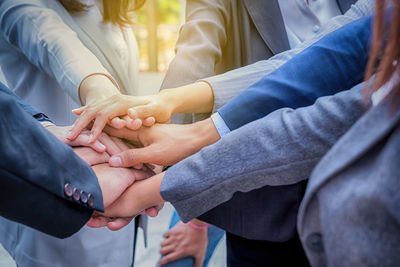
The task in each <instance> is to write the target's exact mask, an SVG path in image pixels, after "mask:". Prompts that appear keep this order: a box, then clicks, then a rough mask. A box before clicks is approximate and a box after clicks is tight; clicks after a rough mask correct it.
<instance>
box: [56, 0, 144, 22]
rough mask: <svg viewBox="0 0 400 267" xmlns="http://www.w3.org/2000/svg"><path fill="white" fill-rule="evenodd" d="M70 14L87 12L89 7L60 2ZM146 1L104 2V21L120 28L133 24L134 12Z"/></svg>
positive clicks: (72, 0)
mask: <svg viewBox="0 0 400 267" xmlns="http://www.w3.org/2000/svg"><path fill="white" fill-rule="evenodd" d="M59 1H60V3H61V4H62V5H63V6H64V8H65V9H66V10H67V11H68V12H70V13H79V12H85V11H87V9H88V6H87V5H85V4H82V3H81V2H80V1H79V0H59ZM145 2H146V0H103V10H104V11H103V13H104V14H103V20H104V22H111V23H113V24H118V25H120V26H123V25H126V24H132V23H133V22H132V11H135V10H137V9H139V8H141V7H142V6H143V5H144V3H145Z"/></svg>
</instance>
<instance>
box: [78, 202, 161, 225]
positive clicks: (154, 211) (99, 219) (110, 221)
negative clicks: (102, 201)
mask: <svg viewBox="0 0 400 267" xmlns="http://www.w3.org/2000/svg"><path fill="white" fill-rule="evenodd" d="M163 207H164V203H161V204H159V205H157V206H154V207H151V208H148V209H146V210H144V211H142V212H141V213H140V214H146V215H148V216H149V217H156V216H157V215H158V213H159V212H160V210H161V209H162V208H163ZM137 215H139V214H136V215H133V216H131V217H125V218H115V217H112V218H111V217H106V216H104V213H100V212H97V211H95V212H94V213H93V215H92V218H91V219H90V220H89V221H88V222H87V223H86V225H87V226H89V227H92V228H101V227H105V226H107V227H108V229H110V230H111V231H118V230H120V229H122V228H124V227H125V226H127V225H128V224H129V223H130V222H131V221H132V220H133V219H134V218H135V217H136V216H137Z"/></svg>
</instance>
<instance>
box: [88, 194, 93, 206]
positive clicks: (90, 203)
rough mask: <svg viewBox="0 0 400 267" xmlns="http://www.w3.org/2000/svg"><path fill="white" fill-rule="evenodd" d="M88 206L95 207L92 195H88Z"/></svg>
mask: <svg viewBox="0 0 400 267" xmlns="http://www.w3.org/2000/svg"><path fill="white" fill-rule="evenodd" d="M87 204H88V206H89V207H93V205H94V196H93V195H92V194H90V193H89V194H88V200H87Z"/></svg>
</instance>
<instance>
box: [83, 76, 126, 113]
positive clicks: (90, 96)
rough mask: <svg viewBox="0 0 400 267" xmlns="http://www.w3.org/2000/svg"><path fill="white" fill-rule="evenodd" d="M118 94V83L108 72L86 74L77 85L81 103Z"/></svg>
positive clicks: (85, 103)
mask: <svg viewBox="0 0 400 267" xmlns="http://www.w3.org/2000/svg"><path fill="white" fill-rule="evenodd" d="M115 94H120V92H119V88H118V84H117V83H116V81H115V80H114V79H113V78H112V77H111V76H110V75H108V74H105V73H94V74H91V75H88V76H86V77H85V78H84V79H83V80H82V82H81V84H80V85H79V98H80V100H81V103H82V105H87V104H89V103H90V102H93V101H96V100H102V99H106V98H109V97H110V96H112V95H115Z"/></svg>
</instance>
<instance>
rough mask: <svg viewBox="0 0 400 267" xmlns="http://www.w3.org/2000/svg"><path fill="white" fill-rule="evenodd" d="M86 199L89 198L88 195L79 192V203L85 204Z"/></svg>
mask: <svg viewBox="0 0 400 267" xmlns="http://www.w3.org/2000/svg"><path fill="white" fill-rule="evenodd" d="M88 198H89V196H88V194H87V193H86V192H85V191H83V190H82V191H81V202H82V203H83V204H86V203H87V202H88Z"/></svg>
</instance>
